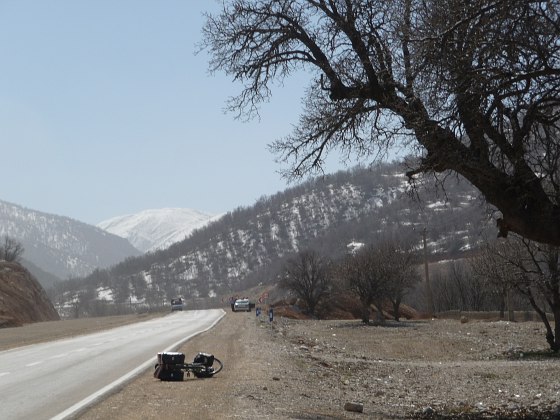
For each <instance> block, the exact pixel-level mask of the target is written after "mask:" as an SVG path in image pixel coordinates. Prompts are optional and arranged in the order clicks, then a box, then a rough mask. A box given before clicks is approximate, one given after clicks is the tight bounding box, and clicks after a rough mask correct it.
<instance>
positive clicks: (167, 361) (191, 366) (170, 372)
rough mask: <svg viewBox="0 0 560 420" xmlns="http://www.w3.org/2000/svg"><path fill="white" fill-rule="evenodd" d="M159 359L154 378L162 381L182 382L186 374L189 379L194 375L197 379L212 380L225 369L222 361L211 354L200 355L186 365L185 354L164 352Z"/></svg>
mask: <svg viewBox="0 0 560 420" xmlns="http://www.w3.org/2000/svg"><path fill="white" fill-rule="evenodd" d="M157 357H158V363H156V365H155V372H154V378H157V379H159V380H161V381H182V380H183V379H184V376H185V373H186V374H187V377H190V376H191V373H192V374H193V375H194V376H195V377H196V378H211V377H212V376H214V375H215V374H217V373H219V372H221V370H222V369H223V368H224V364H223V363H222V362H221V361H220V359H218V358H217V357H215V356H214V355H213V354H210V353H202V352H201V353H198V354H197V355H196V356H195V357H194V361H193V363H185V355H184V354H183V353H176V352H164V353H158V355H157ZM214 364H216V365H217V368H216V367H214Z"/></svg>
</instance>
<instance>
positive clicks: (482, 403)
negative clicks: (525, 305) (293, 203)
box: [0, 312, 560, 419]
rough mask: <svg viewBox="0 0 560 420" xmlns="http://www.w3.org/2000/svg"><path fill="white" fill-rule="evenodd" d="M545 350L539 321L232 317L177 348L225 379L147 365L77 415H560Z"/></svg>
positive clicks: (557, 364)
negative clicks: (176, 374) (216, 366)
mask: <svg viewBox="0 0 560 420" xmlns="http://www.w3.org/2000/svg"><path fill="white" fill-rule="evenodd" d="M1 337H2V331H0V342H1ZM147 339H149V337H147ZM545 349H546V343H545V340H544V329H543V327H542V325H541V324H540V323H537V322H520V323H510V322H484V321H470V322H468V323H460V322H459V321H457V320H431V321H403V322H401V323H395V322H388V323H387V325H386V326H366V325H363V324H361V323H360V322H359V321H342V320H330V321H314V320H313V321H302V320H288V319H284V318H277V319H276V320H275V321H274V322H273V323H272V324H271V323H269V322H268V319H266V318H263V319H261V320H258V319H257V318H256V317H255V314H254V313H231V312H228V313H227V314H226V316H225V317H224V318H223V319H222V320H221V321H220V323H219V324H218V325H217V326H216V327H214V328H213V329H212V330H210V331H208V332H205V333H203V334H200V335H198V336H197V337H195V338H193V339H191V340H190V341H188V342H187V343H185V344H184V345H183V346H181V347H180V349H178V350H179V351H182V352H184V353H185V354H186V357H187V360H189V361H190V360H192V358H193V357H194V355H195V354H196V353H197V352H199V351H205V352H209V353H213V354H215V355H216V357H218V358H219V359H221V360H222V361H223V362H224V366H225V367H224V370H223V371H222V372H221V373H219V374H218V375H216V376H215V377H213V378H210V379H196V378H192V377H191V378H185V381H183V382H161V381H159V380H158V379H155V378H154V377H153V376H152V375H153V370H151V369H150V370H149V371H147V372H145V373H143V374H141V375H140V376H138V377H137V378H136V379H134V380H133V381H132V382H130V383H129V384H127V385H126V386H125V387H123V388H122V389H120V390H118V391H117V392H115V393H114V394H112V395H111V396H109V397H108V398H106V399H105V400H103V401H101V402H100V403H98V404H97V405H95V406H93V407H91V408H89V409H88V410H87V411H85V412H83V413H81V414H80V416H79V418H80V419H107V418H111V419H153V418H161V417H165V418H188V419H222V418H244V419H253V418H254V419H257V418H258V419H365V418H367V419H389V418H406V419H408V418H469V419H471V418H496V419H497V418H501V419H503V418H518V419H521V418H524V419H529V418H530V419H539V418H542V419H550V418H559V419H560V408H559V404H560V382H559V381H558V378H559V377H560V359H559V358H547V357H540V358H539V357H532V352H534V351H540V350H545ZM154 363H155V355H154ZM347 402H355V403H359V404H362V405H363V412H362V413H356V412H350V411H346V410H345V409H344V406H345V404H346V403H347ZM554 416H556V417H554Z"/></svg>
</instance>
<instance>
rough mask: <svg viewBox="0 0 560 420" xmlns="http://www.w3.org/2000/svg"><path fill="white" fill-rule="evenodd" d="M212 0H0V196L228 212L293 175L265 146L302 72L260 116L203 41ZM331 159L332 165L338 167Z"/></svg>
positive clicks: (107, 212)
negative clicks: (245, 111)
mask: <svg viewBox="0 0 560 420" xmlns="http://www.w3.org/2000/svg"><path fill="white" fill-rule="evenodd" d="M216 9H217V3H215V2H214V1H212V0H177V1H172V0H118V1H114V0H81V1H76V0H48V1H42V0H0V60H1V72H0V74H1V76H0V139H1V140H0V142H1V148H0V150H1V156H2V158H1V161H0V162H1V168H2V169H1V173H2V181H0V200H4V201H9V202H12V203H15V204H19V205H22V206H25V207H28V208H32V209H35V210H40V211H44V212H49V213H55V214H59V215H64V216H69V217H72V218H74V219H78V220H81V221H84V222H88V223H92V224H95V223H97V222H100V221H101V220H104V219H107V218H110V217H114V216H119V215H123V214H129V213H135V212H138V211H141V210H145V209H152V208H163V207H188V208H193V209H197V210H201V211H206V212H209V213H214V214H215V213H222V212H226V211H229V210H232V209H234V208H236V207H239V206H249V205H252V204H253V203H254V202H255V200H256V199H258V198H259V197H261V196H263V195H271V194H274V193H276V192H277V191H280V190H283V189H285V188H286V183H285V182H284V180H282V179H281V178H280V175H278V173H277V171H278V170H279V169H280V167H279V166H278V165H277V164H276V163H275V162H274V156H273V155H271V154H270V153H269V151H268V150H267V144H268V143H270V142H271V141H272V140H274V139H276V138H279V137H283V136H285V135H287V134H289V133H290V131H291V124H293V123H296V122H297V116H298V113H299V109H300V97H301V93H302V89H303V87H304V85H305V84H306V81H304V80H303V78H301V80H297V79H296V80H293V81H292V82H290V84H289V85H287V86H286V87H284V88H283V89H278V90H277V91H275V93H274V96H273V99H272V102H271V103H270V104H266V105H264V107H263V108H262V113H261V117H262V118H261V120H260V121H252V122H250V123H243V122H240V121H236V120H235V118H234V115H232V114H224V112H223V108H224V106H225V102H226V100H227V98H228V97H229V96H231V95H233V94H235V93H237V92H238V91H239V86H235V85H234V84H232V81H231V80H230V79H228V78H226V76H225V75H223V74H220V75H217V76H210V75H209V74H208V71H207V57H206V56H205V55H204V54H200V55H195V51H196V44H197V43H198V42H199V41H200V39H201V27H202V24H203V21H204V19H203V17H202V12H203V11H212V10H216ZM334 166H336V165H333V169H334Z"/></svg>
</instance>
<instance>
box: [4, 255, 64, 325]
mask: <svg viewBox="0 0 560 420" xmlns="http://www.w3.org/2000/svg"><path fill="white" fill-rule="evenodd" d="M58 319H60V318H59V316H58V313H57V312H56V310H55V309H54V306H53V305H52V303H51V301H50V300H49V298H48V297H47V294H46V293H45V290H44V289H43V288H42V287H41V285H40V284H39V283H38V282H37V280H36V279H35V278H34V277H33V276H32V275H31V274H30V273H29V272H28V271H27V270H26V269H25V268H23V267H22V266H21V265H19V264H16V263H8V262H6V261H0V328H3V327H18V326H21V325H23V324H28V323H31V322H39V321H54V320H58Z"/></svg>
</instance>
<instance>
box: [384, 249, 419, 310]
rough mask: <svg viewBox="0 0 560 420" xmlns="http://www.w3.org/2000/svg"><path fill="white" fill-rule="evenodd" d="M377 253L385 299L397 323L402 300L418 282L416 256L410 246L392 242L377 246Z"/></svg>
mask: <svg viewBox="0 0 560 420" xmlns="http://www.w3.org/2000/svg"><path fill="white" fill-rule="evenodd" d="M378 253H379V257H380V262H381V263H382V264H383V273H384V275H385V276H386V281H385V286H386V287H387V298H388V299H389V300H390V301H391V304H392V305H393V316H394V317H395V320H397V321H398V320H399V318H400V315H399V308H400V305H401V302H402V300H403V298H404V297H405V295H406V293H407V292H408V291H409V290H411V289H412V288H413V287H414V285H415V284H416V283H418V282H419V281H420V275H419V273H418V265H419V259H418V255H417V253H416V252H414V249H413V248H412V246H411V245H404V244H399V243H397V242H394V241H384V242H382V243H381V244H379V245H378Z"/></svg>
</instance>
